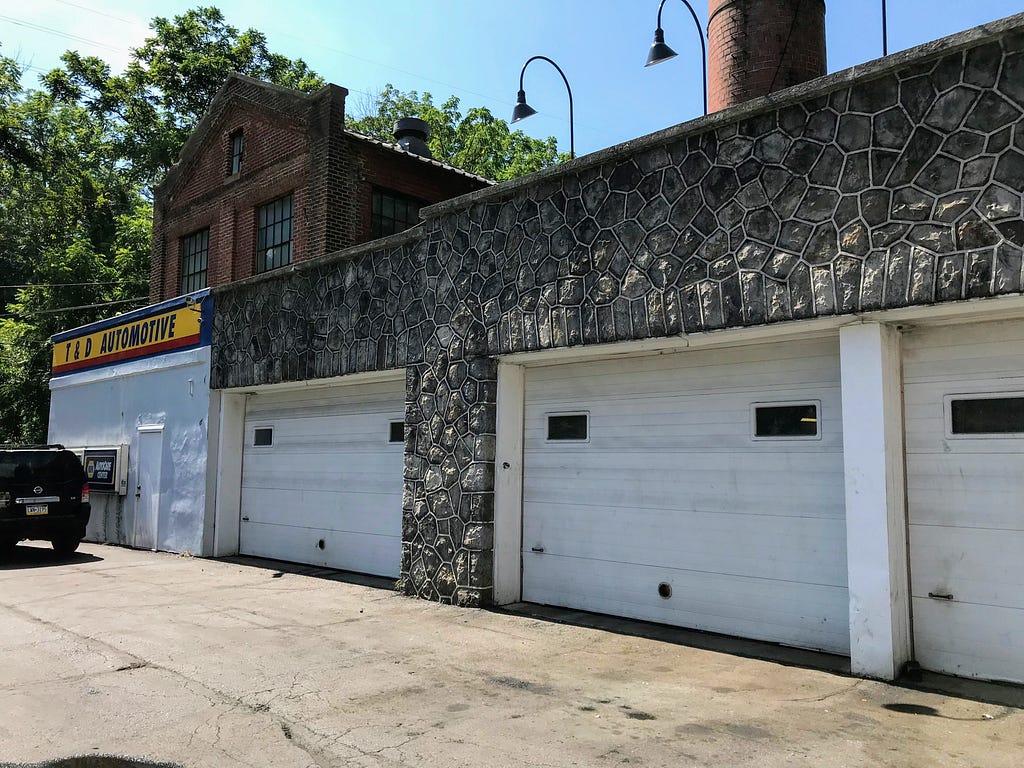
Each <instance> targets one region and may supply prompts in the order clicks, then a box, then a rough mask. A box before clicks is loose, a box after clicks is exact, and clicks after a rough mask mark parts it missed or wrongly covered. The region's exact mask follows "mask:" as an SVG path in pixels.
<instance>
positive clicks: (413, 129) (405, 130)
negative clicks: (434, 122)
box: [392, 117, 433, 157]
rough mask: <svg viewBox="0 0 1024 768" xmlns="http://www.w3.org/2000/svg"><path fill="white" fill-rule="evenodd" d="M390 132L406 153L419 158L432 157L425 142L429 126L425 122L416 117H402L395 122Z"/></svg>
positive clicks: (427, 137) (428, 136)
mask: <svg viewBox="0 0 1024 768" xmlns="http://www.w3.org/2000/svg"><path fill="white" fill-rule="evenodd" d="M392 130H393V132H394V134H395V141H397V142H398V146H400V147H401V148H402V149H404V150H405V151H406V152H412V153H413V154H414V155H420V156H421V157H433V155H431V154H430V147H428V146H427V140H428V139H429V138H430V126H429V125H427V121H426V120H420V119H419V118H418V117H403V118H401V119H399V120H396V121H395V127H394V128H393V129H392Z"/></svg>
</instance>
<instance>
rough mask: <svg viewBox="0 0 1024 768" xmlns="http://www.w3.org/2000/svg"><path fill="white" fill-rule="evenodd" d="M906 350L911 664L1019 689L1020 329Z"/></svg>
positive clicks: (972, 333) (916, 343)
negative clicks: (913, 661) (1013, 683)
mask: <svg viewBox="0 0 1024 768" xmlns="http://www.w3.org/2000/svg"><path fill="white" fill-rule="evenodd" d="M903 346H904V356H905V362H904V391H905V401H906V423H907V497H908V502H909V508H908V515H909V520H910V574H911V588H912V595H913V617H914V641H915V642H914V649H915V654H916V657H917V661H918V663H920V664H921V665H922V666H923V667H925V668H926V669H932V670H935V671H938V672H948V673H951V674H955V675H961V676H966V677H979V678H987V679H998V680H1013V681H1017V682H1024V323H983V324H982V323H979V324H974V325H966V326H961V327H948V328H936V329H918V330H914V331H912V332H910V333H908V334H906V336H905V337H904V342H903Z"/></svg>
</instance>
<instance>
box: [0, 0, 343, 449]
mask: <svg viewBox="0 0 1024 768" xmlns="http://www.w3.org/2000/svg"><path fill="white" fill-rule="evenodd" d="M151 28H152V30H153V33H154V34H153V36H151V37H150V38H148V39H146V40H145V41H144V42H143V44H142V45H141V46H140V47H139V48H137V49H135V50H134V51H133V55H132V60H131V62H130V63H129V65H128V67H127V69H126V70H125V72H123V73H121V74H113V73H112V72H111V70H110V67H109V66H108V65H107V64H106V63H105V62H104V61H102V60H101V59H98V58H95V57H87V56H82V55H80V54H79V53H77V52H74V51H69V52H67V53H66V54H65V55H64V56H63V59H62V61H63V66H62V67H60V68H58V69H55V70H53V71H51V72H49V73H48V74H46V75H45V76H44V77H43V86H44V87H43V89H42V90H25V89H23V88H22V87H21V85H20V82H21V77H22V70H21V68H20V67H19V66H18V64H17V62H15V61H14V60H12V59H10V58H7V57H4V56H3V55H2V51H0V275H2V276H3V278H2V280H0V284H3V285H9V286H21V287H13V288H6V289H5V288H0V307H3V310H2V311H0V442H12V441H16V442H39V441H42V440H44V439H45V437H46V427H47V417H48V411H49V388H48V380H49V371H50V362H51V355H52V351H51V345H50V342H49V339H50V336H51V335H52V334H54V333H56V332H58V331H61V330H66V329H69V328H74V327H76V326H79V325H83V324H85V323H88V322H92V321H94V320H98V319H101V318H104V317H110V316H111V315H113V314H115V313H116V312H118V311H123V310H127V309H132V308H134V307H136V306H140V305H141V304H144V303H145V301H146V299H145V297H146V296H147V294H148V287H147V286H148V278H149V248H150V232H151V229H152V216H153V212H152V205H151V203H150V199H149V198H150V196H149V190H150V189H151V188H152V186H153V185H154V184H155V183H156V182H157V181H158V180H159V178H160V177H161V176H162V174H163V173H164V172H165V171H166V170H167V169H168V168H169V167H170V166H171V165H172V164H173V163H174V161H175V160H176V159H177V157H178V154H179V153H180V151H181V147H182V145H183V144H184V142H185V140H186V139H187V138H188V136H189V134H190V133H191V131H192V130H193V129H194V127H195V126H196V124H197V123H198V122H199V120H200V119H202V116H203V114H204V113H205V111H206V109H207V107H208V106H209V104H210V101H211V100H212V99H213V97H214V95H215V94H216V93H217V91H218V90H219V89H220V87H221V85H222V84H223V82H224V80H225V78H226V77H227V75H228V73H229V72H231V71H236V72H241V73H243V74H246V75H250V76H252V77H257V78H260V79H263V80H269V81H271V82H274V83H277V84H278V85H284V86H287V87H290V88H297V89H300V90H304V91H311V90H315V89H317V88H319V87H321V86H322V85H323V80H322V79H321V78H320V77H319V76H318V75H317V74H316V73H314V72H312V71H310V70H309V68H308V67H307V66H306V64H305V63H304V62H303V61H302V60H301V59H295V60H292V59H289V58H287V57H284V56H281V55H280V54H276V53H272V52H271V51H270V50H269V49H268V46H267V41H266V37H265V36H264V35H263V34H262V33H260V32H257V31H256V30H252V29H250V30H246V31H244V32H239V31H238V30H237V29H236V28H235V27H233V26H231V25H229V24H227V23H226V22H225V20H224V17H223V15H222V14H221V13H220V11H218V10H217V9H216V8H196V9H194V10H191V11H187V12H186V13H184V14H182V15H180V16H176V17H175V18H174V19H173V20H168V19H165V18H156V19H154V20H153V22H152V24H151Z"/></svg>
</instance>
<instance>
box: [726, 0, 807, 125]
mask: <svg viewBox="0 0 1024 768" xmlns="http://www.w3.org/2000/svg"><path fill="white" fill-rule="evenodd" d="M825 66H826V64H825V1H824V0H708V111H709V112H715V111H717V110H719V109H725V108H726V107H731V106H733V105H734V104H739V103H740V102H743V101H747V100H749V99H754V98H757V97H758V96H765V95H767V94H769V93H772V92H773V91H778V90H781V89H783V88H788V87H789V86H791V85H796V84H797V83H802V82H804V81H806V80H812V79H814V78H815V77H820V76H821V75H824V74H825Z"/></svg>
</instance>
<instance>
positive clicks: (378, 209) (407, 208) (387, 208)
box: [370, 189, 420, 237]
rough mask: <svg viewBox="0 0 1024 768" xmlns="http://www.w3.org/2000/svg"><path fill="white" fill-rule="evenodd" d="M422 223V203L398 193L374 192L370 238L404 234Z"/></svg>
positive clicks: (380, 190)
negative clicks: (403, 232)
mask: <svg viewBox="0 0 1024 768" xmlns="http://www.w3.org/2000/svg"><path fill="white" fill-rule="evenodd" d="M419 221H420V202H419V201H418V200H413V199H412V198H411V197H405V196H404V195H400V194H398V193H397V192H388V191H387V190H385V189H375V190H373V208H372V211H371V216H370V237H385V236H387V235H393V234H395V233H396V232H402V231H403V230H406V229H408V228H409V227H411V226H413V225H414V224H418V223H419Z"/></svg>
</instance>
